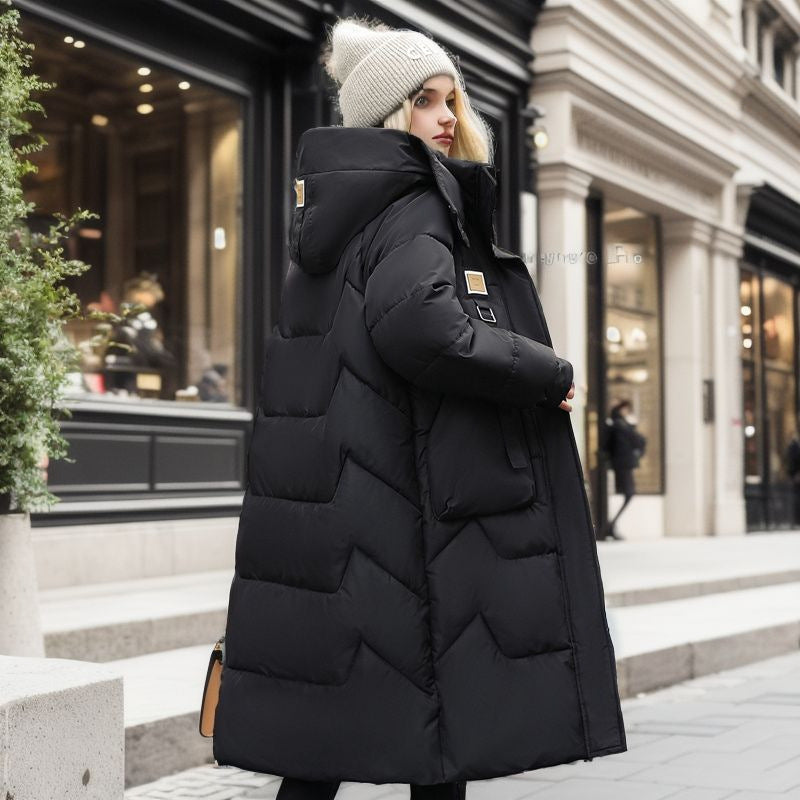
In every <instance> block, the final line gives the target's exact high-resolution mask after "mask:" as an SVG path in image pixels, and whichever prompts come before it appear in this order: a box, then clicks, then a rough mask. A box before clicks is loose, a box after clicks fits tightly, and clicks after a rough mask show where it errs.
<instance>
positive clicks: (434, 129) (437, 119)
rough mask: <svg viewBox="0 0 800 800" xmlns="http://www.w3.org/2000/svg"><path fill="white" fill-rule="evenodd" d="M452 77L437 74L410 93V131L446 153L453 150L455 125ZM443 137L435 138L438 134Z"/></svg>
mask: <svg viewBox="0 0 800 800" xmlns="http://www.w3.org/2000/svg"><path fill="white" fill-rule="evenodd" d="M454 85H455V84H454V83H453V79H452V78H451V77H450V76H449V75H434V76H433V77H432V78H428V80H426V81H425V83H423V84H422V89H420V91H418V92H416V94H413V95H411V127H410V128H409V129H408V131H409V133H413V134H414V135H415V136H419V138H420V139H422V140H423V141H424V142H425V143H426V144H428V145H430V146H431V147H432V148H434V149H435V150H440V151H441V152H442V153H444V154H445V155H447V154H448V152H449V151H450V145H452V143H453V135H454V132H455V127H456V122H457V120H456V115H455V114H454V113H453V106H454V105H455V92H454ZM437 136H438V137H442V138H436V137H437Z"/></svg>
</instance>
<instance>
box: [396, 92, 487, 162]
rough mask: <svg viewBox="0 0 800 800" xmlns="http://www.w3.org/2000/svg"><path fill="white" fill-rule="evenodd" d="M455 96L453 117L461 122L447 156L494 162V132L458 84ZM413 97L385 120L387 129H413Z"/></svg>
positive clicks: (458, 122)
mask: <svg viewBox="0 0 800 800" xmlns="http://www.w3.org/2000/svg"><path fill="white" fill-rule="evenodd" d="M431 77H433V76H431ZM421 88H422V87H421V86H420V87H419V88H418V89H416V90H415V91H414V92H413V93H412V95H411V97H413V96H414V94H416V93H417V92H418V91H419V90H420V89H421ZM453 93H454V95H455V107H454V109H453V114H455V117H456V120H457V122H456V126H455V129H454V130H453V144H452V145H450V149H449V150H448V152H447V155H448V156H449V157H450V158H460V159H462V160H463V161H481V162H484V163H492V161H493V158H494V137H493V135H492V129H491V128H490V127H489V125H488V124H487V123H486V122H485V121H484V119H483V117H481V115H480V114H479V113H478V112H477V111H476V110H475V109H474V108H473V107H472V104H471V103H470V101H469V95H468V94H467V93H466V92H465V91H463V90H462V88H461V87H460V86H459V84H458V81H453ZM411 97H408V98H406V100H404V101H403V104H402V105H401V106H398V107H397V108H396V109H395V110H394V111H393V112H392V113H391V114H389V116H388V117H386V119H384V121H383V127H384V128H394V129H395V130H399V131H406V132H408V130H409V129H410V128H411V115H412V113H413V109H414V104H413V101H412V99H411Z"/></svg>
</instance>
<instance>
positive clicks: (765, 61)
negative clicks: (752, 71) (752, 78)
mask: <svg viewBox="0 0 800 800" xmlns="http://www.w3.org/2000/svg"><path fill="white" fill-rule="evenodd" d="M782 22H783V20H781V18H780V17H776V18H775V19H773V20H772V21H771V22H768V23H766V24H765V25H764V27H763V28H762V29H761V80H764V81H772V82H775V65H774V64H773V56H774V53H773V49H774V45H775V31H776V30H777V28H778V27H779V26H780V25H781V24H782Z"/></svg>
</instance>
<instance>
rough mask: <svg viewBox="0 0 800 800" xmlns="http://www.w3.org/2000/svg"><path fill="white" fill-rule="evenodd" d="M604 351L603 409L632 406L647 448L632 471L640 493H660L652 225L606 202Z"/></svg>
mask: <svg viewBox="0 0 800 800" xmlns="http://www.w3.org/2000/svg"><path fill="white" fill-rule="evenodd" d="M603 241H604V242H605V250H606V281H605V285H606V297H605V349H606V363H607V368H608V373H607V386H608V397H607V408H606V413H607V412H608V409H610V408H611V406H613V405H614V403H615V402H616V401H617V400H619V399H622V398H627V399H629V400H630V401H631V402H632V403H633V411H634V414H635V416H636V417H637V419H638V422H637V429H638V430H639V431H640V432H641V433H642V434H643V435H644V436H645V437H646V438H647V449H646V451H645V454H644V456H643V457H642V459H641V462H640V464H639V468H638V469H637V471H636V485H637V490H638V491H640V492H660V491H661V490H662V479H661V447H660V440H661V369H660V364H661V360H660V359H661V342H660V320H659V314H660V310H659V278H658V258H657V242H656V220H655V218H654V217H653V216H651V215H648V214H644V213H642V212H640V211H638V210H637V209H634V208H631V207H629V206H623V205H619V204H617V203H614V202H613V201H606V203H605V212H604V215H603Z"/></svg>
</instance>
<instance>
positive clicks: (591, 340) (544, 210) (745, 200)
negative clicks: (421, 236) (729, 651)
mask: <svg viewBox="0 0 800 800" xmlns="http://www.w3.org/2000/svg"><path fill="white" fill-rule="evenodd" d="M740 11H741V13H739V12H740ZM596 12H597V8H596V7H595V5H594V4H592V3H590V2H579V3H574V4H570V5H569V6H560V5H559V6H552V7H548V6H547V5H545V7H544V9H543V11H542V13H541V15H540V17H539V19H538V21H537V25H536V28H535V30H534V36H533V49H534V51H535V52H536V55H537V59H536V63H535V73H536V74H535V77H534V83H533V87H532V95H531V96H532V99H533V100H534V101H535V102H536V103H537V105H540V106H541V107H542V108H544V109H545V110H546V117H545V123H546V125H547V132H548V134H549V144H548V146H547V147H546V148H544V149H543V150H541V152H540V154H539V157H538V160H539V164H540V166H539V170H538V200H539V204H540V222H539V228H540V237H539V238H540V254H539V264H538V271H539V287H540V292H541V294H542V299H543V304H544V307H545V311H546V313H547V314H548V319H550V320H552V323H551V332H552V333H553V339H554V342H555V344H556V347H557V349H560V350H561V351H563V353H564V355H565V356H566V357H567V358H569V359H570V360H572V361H573V363H574V364H575V366H576V384H577V388H578V393H577V396H576V400H575V411H574V412H573V414H574V422H573V424H574V427H575V429H576V439H577V440H578V444H579V448H580V450H581V457H582V460H583V463H584V466H585V471H586V484H587V490H588V491H589V495H590V499H591V505H592V512H593V516H594V518H595V522H596V523H597V524H598V526H599V525H601V524H602V523H603V522H604V521H605V520H606V519H608V517H609V516H610V515H612V514H613V513H614V511H615V510H616V509H617V508H619V506H620V504H621V502H622V499H623V498H622V496H621V495H618V494H614V488H613V487H614V482H613V481H612V480H611V479H610V478H611V472H610V469H609V466H610V465H609V463H608V461H607V460H606V459H605V458H603V456H602V454H601V453H599V451H598V444H599V438H600V431H601V429H602V426H603V424H604V420H605V419H606V418H607V417H608V414H609V411H610V409H611V407H612V406H613V404H614V403H615V402H616V401H618V400H620V399H629V400H630V401H631V402H632V404H633V410H634V414H635V416H636V417H637V418H638V429H639V430H640V432H642V433H643V434H644V435H645V436H646V437H647V442H648V445H647V450H646V453H645V455H644V457H643V459H642V461H641V464H640V467H639V469H637V470H636V472H635V478H636V484H637V490H638V493H637V495H636V496H635V498H634V500H633V501H632V502H631V504H630V506H629V507H628V508H627V509H626V511H625V514H624V517H622V518H621V520H623V521H622V522H621V523H620V524H619V526H618V529H619V531H620V532H621V533H622V534H623V535H624V536H625V537H626V538H631V539H637V538H654V537H660V536H697V535H729V534H733V535H736V534H744V533H747V532H751V531H759V530H771V529H775V528H781V527H788V526H789V525H790V524H795V525H796V522H797V518H796V517H794V523H792V522H791V521H790V520H792V514H796V511H793V503H794V504H795V505H794V508H796V499H795V497H796V491H797V489H798V488H800V487H797V486H796V485H795V487H792V486H791V485H790V482H789V479H788V476H787V475H786V448H787V445H788V442H789V441H790V438H791V436H792V434H793V433H794V430H795V423H796V421H797V408H798V406H797V384H798V364H797V309H798V299H797V276H798V274H799V273H798V268H800V259H798V258H797V252H798V251H797V242H796V241H793V240H792V237H795V238H796V233H795V231H796V230H797V229H798V227H797V226H798V218H797V214H796V208H797V207H798V206H797V203H798V200H800V197H798V188H797V187H798V186H800V147H799V146H798V142H800V81H799V80H798V75H800V48H798V35H799V34H800V31H798V26H797V23H796V21H795V20H793V19H792V18H790V17H786V18H783V17H781V13H779V10H776V8H775V7H773V6H771V5H770V4H768V3H766V2H749V3H745V4H743V5H742V7H741V8H739V7H738V5H737V4H733V5H730V6H729V5H726V6H724V7H723V5H722V4H713V7H712V8H709V7H707V6H706V5H703V4H697V5H690V4H681V3H677V2H676V3H657V2H650V0H648V2H645V3H642V4H638V5H637V8H636V12H635V13H633V12H632V9H631V8H629V7H627V6H624V5H623V4H617V3H608V4H603V13H596ZM790 231H791V233H790Z"/></svg>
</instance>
